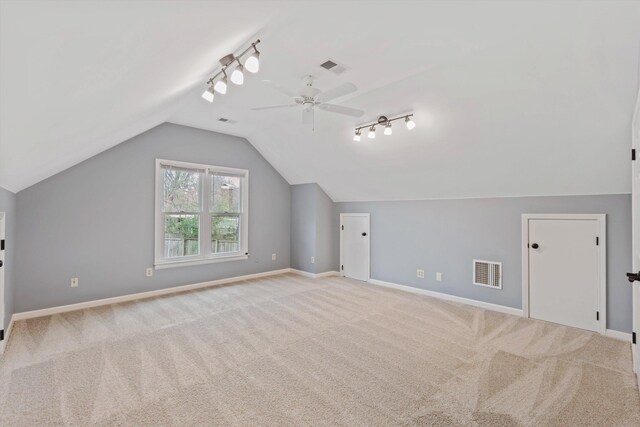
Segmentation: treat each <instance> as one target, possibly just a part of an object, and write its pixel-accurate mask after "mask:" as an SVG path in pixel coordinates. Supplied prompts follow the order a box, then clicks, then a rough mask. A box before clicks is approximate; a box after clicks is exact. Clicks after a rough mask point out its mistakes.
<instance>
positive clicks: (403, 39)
mask: <svg viewBox="0 0 640 427" xmlns="http://www.w3.org/2000/svg"><path fill="white" fill-rule="evenodd" d="M1 24H2V25H1V29H0V36H1V41H0V43H1V45H0V47H1V49H0V65H1V67H2V72H1V73H0V75H1V77H0V79H1V81H2V86H1V89H2V96H1V97H0V107H1V110H0V120H1V121H0V186H5V187H7V188H9V189H11V190H14V191H16V190H20V189H22V188H25V187H26V186H29V185H31V184H33V183H35V182H37V181H38V180H41V179H43V178H46V177H47V176H50V175H52V174H53V173H56V172H58V171H60V170H63V169H65V168H67V167H69V166H71V165H73V164H75V163H77V162H79V161H81V160H84V159H86V158H88V157H89V156H91V155H94V154H96V153H98V152H100V151H103V150H104V149H106V148H108V147H110V146H113V145H115V144H118V143H120V142H122V141H123V140H125V139H127V138H129V137H131V136H133V135H135V134H137V133H140V132H142V131H144V130H147V129H149V128H151V127H153V126H155V125H157V124H159V123H161V122H164V121H171V122H174V123H179V124H186V125H189V126H194V127H199V128H203V129H209V130H214V131H219V132H224V133H230V134H235V135H240V136H244V137H247V138H248V139H249V141H250V142H251V143H252V144H253V145H254V146H255V147H256V148H257V149H258V150H259V151H260V152H261V153H262V154H263V155H264V156H265V157H266V158H267V160H268V161H269V162H271V163H272V164H273V165H274V167H275V168H276V169H277V170H278V171H279V172H280V173H282V175H283V176H284V177H285V178H286V179H287V180H288V181H289V182H290V183H292V184H295V183H304V182H317V183H318V184H320V185H321V186H322V187H323V188H324V189H325V190H326V191H327V193H328V194H329V195H330V196H332V197H333V198H334V200H394V199H395V200H398V199H424V198H449V197H482V196H519V195H556V194H557V195H564V194H606V193H624V192H629V190H630V179H629V178H630V167H629V165H630V164H629V149H630V144H631V142H630V135H631V133H630V132H631V117H632V114H633V107H634V102H635V98H636V95H637V93H638V52H639V51H640V3H637V2H601V3H598V2H544V1H539V2H511V3H509V2H475V1H474V2H428V1H368V2H364V1H345V0H343V1H335V2H334V1H307V2H300V1H298V2H285V1H283V2H279V3H278V4H274V2H270V1H256V2H247V1H235V2H195V1H194V2H179V3H177V2H176V3H174V2H153V3H151V2H126V3H93V2H88V3H75V2H74V3H58V2H42V3H35V4H31V3H30V4H26V5H25V4H23V3H19V4H18V3H3V4H2V22H1ZM255 37H259V38H260V39H261V40H262V43H261V44H260V49H261V51H262V56H261V60H262V61H261V67H262V68H261V71H260V73H258V74H256V75H251V76H247V79H246V83H245V85H244V86H242V87H235V86H233V85H231V86H230V88H229V92H228V94H227V95H225V96H224V97H223V96H217V97H216V100H215V101H214V103H213V104H209V103H207V102H206V101H204V100H202V99H201V98H200V94H201V92H202V91H203V90H204V89H205V86H204V83H203V82H204V80H206V76H207V75H209V74H210V72H211V71H213V70H214V68H215V65H216V64H215V63H216V60H217V58H219V57H221V56H223V55H224V54H226V53H228V52H231V51H233V50H235V49H236V48H239V47H244V46H246V42H248V41H251V40H253V38H255ZM329 58H331V59H333V60H335V61H338V62H340V63H342V64H344V65H346V66H347V67H349V70H348V71H347V72H345V73H343V74H342V75H340V76H335V75H333V74H331V73H329V72H326V71H325V70H323V69H322V68H320V67H319V64H321V63H322V62H324V61H325V60H326V59H329ZM305 74H313V75H315V76H316V77H317V82H316V86H317V87H318V88H320V89H322V90H325V89H330V88H332V87H334V86H337V85H338V84H340V83H344V82H353V83H355V84H356V85H357V86H358V91H356V92H355V93H353V94H350V95H347V96H345V97H343V98H340V99H337V100H335V103H338V104H344V105H348V106H353V107H357V108H360V109H362V110H364V111H365V116H364V117H363V118H361V119H354V118H351V117H346V116H337V115H330V114H329V113H325V112H318V113H317V114H316V126H315V131H310V130H309V129H307V128H305V127H304V126H302V125H301V124H300V111H299V110H297V109H291V110H273V111H260V112H259V111H252V110H251V107H256V106H263V105H270V104H284V103H288V102H289V99H287V97H285V96H284V95H282V94H280V93H278V92H275V91H274V90H273V89H271V88H270V87H268V86H267V85H265V84H264V83H262V82H261V80H263V79H270V80H274V81H277V82H278V83H280V84H281V85H283V86H286V87H288V88H291V89H296V88H298V87H300V86H301V85H302V82H301V77H302V76H303V75H305ZM409 111H413V112H414V113H415V121H416V123H417V125H418V126H417V127H416V129H414V130H413V131H411V132H409V131H407V130H406V129H404V127H403V126H401V123H399V122H398V123H397V125H396V126H394V134H393V135H392V136H388V137H384V136H383V135H382V132H381V131H379V132H378V136H377V138H376V139H375V140H369V139H367V138H366V137H365V138H363V139H362V141H360V142H353V141H352V135H353V128H354V126H356V125H359V124H363V123H365V122H368V121H370V120H374V119H375V118H376V117H377V116H378V115H380V114H385V115H393V114H395V113H405V112H409ZM220 117H225V118H228V119H232V120H234V121H237V123H235V124H225V123H221V122H219V121H218V120H217V119H218V118H220Z"/></svg>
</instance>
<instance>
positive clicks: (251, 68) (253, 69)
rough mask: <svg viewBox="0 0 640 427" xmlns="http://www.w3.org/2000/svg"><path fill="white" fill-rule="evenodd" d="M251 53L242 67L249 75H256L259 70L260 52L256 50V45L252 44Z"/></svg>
mask: <svg viewBox="0 0 640 427" xmlns="http://www.w3.org/2000/svg"><path fill="white" fill-rule="evenodd" d="M252 46H253V53H252V54H251V56H249V57H248V58H247V60H246V61H245V63H244V67H245V68H246V69H247V71H248V72H250V73H257V72H258V71H259V70H260V52H259V51H258V49H256V45H255V44H253V45H252Z"/></svg>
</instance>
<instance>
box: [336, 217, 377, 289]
mask: <svg viewBox="0 0 640 427" xmlns="http://www.w3.org/2000/svg"><path fill="white" fill-rule="evenodd" d="M345 216H360V217H366V218H367V236H368V237H369V239H367V260H368V262H367V280H366V281H367V282H368V281H369V279H371V214H368V213H341V214H340V275H341V276H343V277H344V270H343V269H342V265H343V262H342V257H343V256H342V231H343V230H342V226H343V225H344V217H345Z"/></svg>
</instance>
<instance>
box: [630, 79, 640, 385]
mask: <svg viewBox="0 0 640 427" xmlns="http://www.w3.org/2000/svg"><path fill="white" fill-rule="evenodd" d="M631 149H632V150H635V151H632V153H633V154H634V155H633V156H632V157H631V228H632V230H631V233H632V237H631V263H632V266H633V270H632V271H633V272H634V273H637V272H638V271H640V247H638V246H639V245H638V239H640V209H639V206H638V203H640V200H639V198H640V194H639V193H640V188H639V184H640V183H638V181H637V179H636V175H637V174H638V167H640V166H638V160H636V155H637V154H638V152H640V89H638V95H637V97H636V105H635V110H634V112H633V120H632V121H631ZM631 313H632V315H631V331H632V332H631V333H632V335H631V336H632V337H633V336H635V335H634V334H638V333H640V282H637V281H634V282H633V283H631ZM632 339H633V338H632ZM631 350H632V352H631V353H632V357H633V370H634V372H635V373H636V374H638V376H639V378H640V344H639V343H638V342H636V343H635V344H634V343H633V341H632V343H631Z"/></svg>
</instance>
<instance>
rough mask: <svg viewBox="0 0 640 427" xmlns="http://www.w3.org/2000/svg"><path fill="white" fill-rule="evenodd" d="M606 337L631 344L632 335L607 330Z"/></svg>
mask: <svg viewBox="0 0 640 427" xmlns="http://www.w3.org/2000/svg"><path fill="white" fill-rule="evenodd" d="M605 335H606V336H608V337H610V338H615V339H618V340H622V341H627V342H631V334H630V333H627V332H620V331H614V330H613V329H607V332H605Z"/></svg>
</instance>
